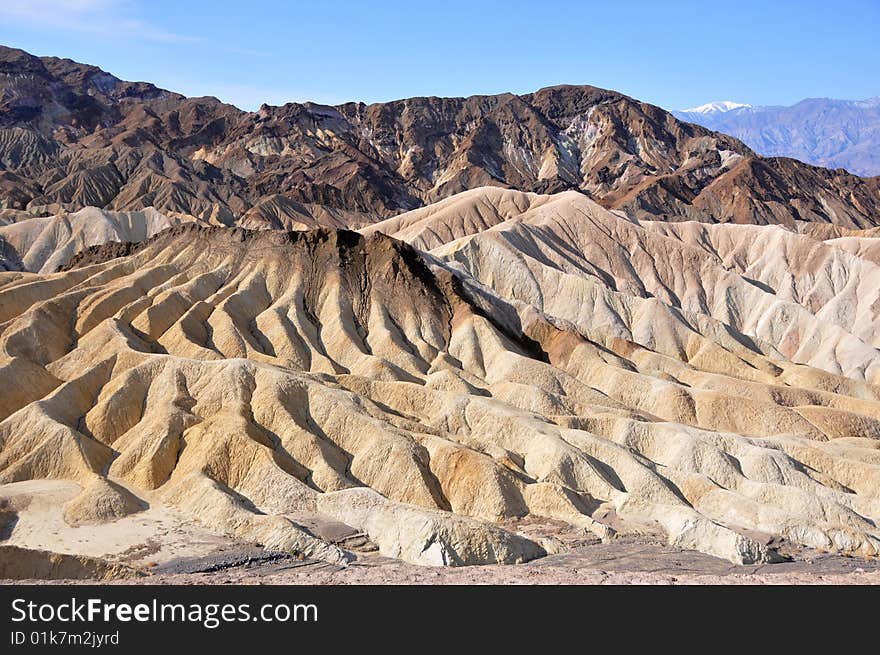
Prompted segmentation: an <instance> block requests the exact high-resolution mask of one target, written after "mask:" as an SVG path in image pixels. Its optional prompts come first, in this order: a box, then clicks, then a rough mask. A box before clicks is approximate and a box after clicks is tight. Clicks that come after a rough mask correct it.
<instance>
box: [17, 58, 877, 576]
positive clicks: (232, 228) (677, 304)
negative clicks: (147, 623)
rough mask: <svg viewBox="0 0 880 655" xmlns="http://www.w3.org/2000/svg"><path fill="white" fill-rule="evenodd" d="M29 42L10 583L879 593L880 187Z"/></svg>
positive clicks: (593, 100)
mask: <svg viewBox="0 0 880 655" xmlns="http://www.w3.org/2000/svg"><path fill="white" fill-rule="evenodd" d="M3 54H4V57H5V59H4V69H3V71H4V76H5V77H4V78H3V80H4V84H6V88H8V89H11V91H10V92H9V93H7V95H6V96H5V98H6V100H4V102H6V105H5V107H4V113H3V114H0V115H2V116H3V121H4V122H3V125H2V129H0V157H2V159H0V160H2V162H3V170H0V191H2V192H3V193H2V194H0V198H2V202H3V204H2V207H3V209H2V211H0V271H2V272H0V577H5V578H18V579H35V578H44V579H49V578H79V579H86V580H117V579H119V580H124V581H132V580H134V581H137V580H140V581H176V582H180V581H186V582H192V581H201V582H205V581H218V580H220V579H223V580H224V581H229V580H232V581H235V582H248V581H254V580H256V579H259V578H260V577H261V576H262V577H267V579H270V580H273V581H294V582H340V583H344V582H401V581H408V582H418V581H428V582H431V581H451V582H456V581H457V582H482V581H486V582H493V581H494V582H499V581H503V582H517V581H521V582H541V581H544V582H560V581H561V582H597V581H611V582H625V581H661V582H662V581H700V580H702V581H714V582H718V581H755V580H762V581H766V580H770V581H772V580H773V579H774V576H781V577H777V578H776V579H778V580H783V581H785V580H788V581H791V580H796V579H797V577H798V576H807V578H809V576H811V575H812V576H813V577H812V578H811V579H812V580H817V579H821V577H822V576H828V579H829V580H830V581H841V580H843V581H850V582H880V527H878V521H880V351H878V348H880V245H878V243H880V242H878V241H877V226H878V225H880V213H878V207H880V190H878V183H877V178H872V179H866V178H858V177H855V176H852V175H849V174H847V173H845V172H844V171H826V170H824V169H819V168H815V167H811V166H807V165H806V164H801V163H800V162H795V161H793V160H785V159H764V158H760V157H758V156H757V155H755V154H754V153H751V152H750V151H748V149H747V148H746V147H745V146H743V145H742V144H741V143H739V142H738V141H736V140H735V139H732V138H731V137H726V136H724V135H719V134H716V133H713V132H709V131H708V130H704V129H703V128H698V127H696V126H693V125H689V124H687V123H681V122H679V121H677V120H676V119H674V118H673V117H672V116H671V115H669V114H666V113H665V112H663V111H662V110H660V109H658V108H656V107H651V106H650V105H645V104H643V103H638V102H636V101H633V100H631V99H629V98H626V97H625V96H621V95H619V94H615V93H613V92H605V91H602V90H597V89H593V88H592V87H560V88H555V89H549V90H543V91H541V92H538V93H537V94H531V95H530V96H512V95H510V94H507V95H506V96H491V97H488V96H486V97H475V98H469V99H436V98H434V99H413V100H412V102H410V101H401V103H409V104H405V105H400V106H397V105H395V106H392V105H393V104H394V103H391V104H388V105H383V106H378V107H377V106H369V107H365V106H354V105H352V104H349V105H343V106H339V107H336V108H331V107H321V106H315V105H309V106H293V105H288V106H285V107H282V108H264V109H262V110H261V111H260V112H254V113H249V114H247V113H244V112H239V111H238V110H235V108H233V107H230V106H228V105H222V104H221V103H219V102H217V101H212V99H198V100H196V101H194V100H191V99H186V98H182V97H181V96H176V94H169V93H168V92H164V91H161V90H159V89H156V88H155V87H152V86H151V85H143V84H140V85H132V84H130V83H124V82H121V81H119V80H116V79H115V78H112V76H108V75H107V74H106V73H103V71H99V70H98V69H94V68H93V67H85V66H82V65H78V64H74V63H73V62H69V61H68V60H54V59H51V58H44V59H43V60H40V59H38V58H35V57H31V56H30V55H26V53H22V52H21V51H13V50H9V49H5V50H4V51H3ZM21 70H26V71H27V74H26V75H25V74H23V73H21V72H20V71H21ZM41 76H43V77H46V79H49V78H51V79H52V80H54V81H52V83H51V84H48V83H45V84H44V83H43V82H41V81H40V80H41V79H42V78H41ZM35 80H36V81H35ZM62 84H64V85H68V87H70V88H74V90H76V89H91V90H90V91H89V92H88V93H87V94H86V95H87V96H88V101H87V102H86V101H85V100H83V101H81V102H80V101H78V104H76V107H74V108H71V107H68V106H66V105H64V104H63V103H64V102H67V100H68V99H69V94H66V95H65V94H61V95H58V97H54V96H52V94H53V93H57V89H58V88H60V87H59V85H62ZM114 85H115V86H114ZM70 93H74V91H70ZM83 93H85V92H83ZM34 97H37V98H38V100H39V102H40V103H41V105H40V106H42V107H43V108H44V109H43V111H41V112H38V113H37V114H36V115H34V114H32V113H27V112H24V111H23V110H21V107H18V106H17V105H16V104H15V103H16V102H19V101H20V104H21V103H25V100H27V102H30V103H31V104H30V105H27V106H28V107H30V106H32V105H33V102H32V100H33V98H34ZM83 97H85V95H84V96H83ZM10 98H11V100H10ZM22 98H24V99H25V100H21V99H22ZM83 103H86V104H83ZM88 103H91V104H88ZM25 104H26V103H25ZM21 106H24V105H23V104H22V105H21ZM83 106H85V107H86V109H85V110H83ZM16 107H18V108H16ZM86 110H87V114H88V116H92V115H95V116H100V120H98V119H96V120H95V121H94V123H93V124H89V123H88V121H85V120H83V116H84V114H82V111H86ZM76 112H80V114H76ZM102 112H103V113H102ZM395 112H397V113H395ZM71 116H74V117H75V118H76V120H73V119H72V118H70V117H71ZM414 116H415V118H414ZM59 125H60V126H61V127H59ZM426 125H431V126H433V127H431V129H430V130H429V129H428V128H427V127H425V126H426ZM143 126H146V127H143ZM389 126H391V127H389ZM382 130H385V131H384V132H382ZM419 130H422V131H421V132H420V131H419ZM147 131H150V133H149V134H147V133H146V132H147ZM59 134H60V135H61V136H59ZM438 135H439V136H438ZM273 185H274V186H273ZM273 189H274V191H272V190H273ZM270 191H272V192H271V193H270ZM664 563H665V564H664ZM471 565H482V566H473V567H472V566H471ZM462 567H463V568H462ZM434 576H437V577H436V578H435V577H434ZM762 576H763V577H762ZM785 576H789V577H788V578H786V577H785ZM817 576H818V577H817Z"/></svg>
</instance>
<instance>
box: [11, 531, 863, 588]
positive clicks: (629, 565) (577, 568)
mask: <svg viewBox="0 0 880 655" xmlns="http://www.w3.org/2000/svg"><path fill="white" fill-rule="evenodd" d="M243 552H244V553H245V554H248V553H249V552H250V551H243ZM223 561H226V562H227V563H229V564H231V566H229V568H221V569H220V570H214V571H209V572H192V571H193V570H194V569H198V568H199V567H204V568H209V567H216V566H217V565H218V560H217V556H213V557H211V558H189V559H186V558H184V559H181V560H179V561H178V562H176V563H172V564H171V565H167V566H163V567H162V568H161V570H160V571H159V572H157V573H156V574H153V575H147V576H144V577H139V578H129V579H124V580H117V581H113V582H110V583H109V584H138V585H143V584H147V585H150V584H285V585H287V584H290V585H358V584H374V585H375V584H380V585H395V584H416V585H421V584H434V585H436V584H454V585H483V584H504V585H508V584H510V585H523V584H526V585H528V584H535V585H560V584H579V585H593V584H611V585H629V584H639V585H642V584H644V585H655V584H660V585H694V584H700V585H740V584H747V585H765V584H766V585H793V584H810V585H812V584H818V585H869V584H880V560H877V559H870V560H869V559H856V558H847V557H840V556H837V555H833V554H828V553H800V554H799V555H798V557H797V558H796V559H794V560H793V561H790V562H784V563H780V564H767V565H761V566H735V565H732V564H730V563H729V562H726V561H724V560H720V559H717V558H714V557H710V556H707V555H702V554H699V553H694V552H693V551H685V550H680V549H677V548H673V547H670V546H666V545H664V544H660V543H656V542H649V541H645V540H640V539H623V540H620V541H616V542H614V543H611V544H593V545H587V546H583V547H580V548H576V549H574V550H572V551H570V552H567V553H563V554H559V555H551V556H548V557H544V558H542V559H539V560H535V561H533V562H530V563H527V564H521V565H516V566H468V567H460V568H454V567H447V568H433V567H422V566H415V565H412V564H407V563H405V562H400V561H398V560H393V559H388V558H385V557H380V556H375V555H373V556H370V555H368V556H363V557H361V558H360V559H359V560H358V561H356V562H354V563H352V564H351V565H349V566H347V567H342V566H337V565H332V564H327V563H325V562H319V561H309V560H306V561H299V560H297V559H295V558H288V557H281V558H277V559H257V558H254V559H253V560H251V561H250V562H248V560H247V557H245V558H241V557H238V558H237V557H236V554H235V553H226V554H224V555H223ZM5 582H6V583H9V582H12V583H13V584H28V583H37V584H53V583H51V582H49V583H47V582H45V581H20V580H19V581H5ZM61 582H62V583H63V584H71V583H74V584H89V583H90V581H87V580H84V581H83V580H81V581H61Z"/></svg>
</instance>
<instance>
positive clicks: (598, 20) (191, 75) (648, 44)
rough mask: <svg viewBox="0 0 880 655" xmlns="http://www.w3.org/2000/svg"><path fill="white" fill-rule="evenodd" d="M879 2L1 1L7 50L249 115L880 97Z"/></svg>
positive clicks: (0, 33)
mask: <svg viewBox="0 0 880 655" xmlns="http://www.w3.org/2000/svg"><path fill="white" fill-rule="evenodd" d="M878 35H880V0H833V1H832V0H826V1H825V2H818V1H814V0H801V1H798V2H795V1H792V0H778V1H776V2H771V1H769V0H768V1H766V2H754V1H751V0H727V1H723V2H717V1H715V0H703V1H701V2H690V1H682V2H674V1H666V2H661V1H656V2H638V1H632V2H628V1H626V0H605V1H603V2H594V1H589V0H584V1H583V2H562V1H555V0H536V1H534V2H518V1H517V0H507V1H504V2H495V1H486V2H479V1H478V0H474V1H473V2H462V1H459V0H434V1H433V2H422V1H421V0H408V1H406V2H392V1H386V2H382V1H381V0H374V1H369V0H364V1H362V2H351V1H348V0H342V1H336V2H330V1H323V2H321V1H317V0H315V1H312V2H281V1H274V0H264V1H257V0H252V1H250V2H247V1H242V0H237V1H235V2H226V1H223V0H215V1H213V2H202V1H191V0H174V1H166V0H43V1H41V0H0V43H3V44H5V45H11V46H15V47H19V48H23V49H25V50H28V51H29V52H32V53H34V54H39V55H55V56H62V57H70V58H71V59H76V60H78V61H84V62H87V63H91V64H96V65H98V66H100V67H102V68H104V69H105V70H107V71H110V72H112V73H113V74H115V75H116V76H118V77H121V78H123V79H129V80H145V81H149V82H153V83H155V84H158V85H159V86H162V87H165V88H168V89H172V90H174V91H179V92H181V93H185V94H187V95H214V96H217V97H219V98H220V99H222V100H225V101H227V102H231V103H233V104H236V105H238V106H240V107H242V108H245V109H255V108H256V107H258V106H259V105H260V103H261V102H264V101H265V102H268V103H270V104H282V103H283V102H286V101H291V100H296V101H304V100H314V101H317V102H327V103H338V102H343V101H346V100H363V101H365V102H376V101H383V100H391V99H395V98H402V97H407V96H419V95H440V96H457V95H470V94H475V93H499V92H504V91H513V92H516V93H525V92H529V91H534V90H536V89H538V88H540V87H542V86H548V85H552V84H560V83H571V84H594V85H596V86H601V87H606V88H611V89H616V90H618V91H622V92H623V93H626V94H628V95H631V96H634V97H636V98H639V99H641V100H645V101H648V102H652V103H655V104H658V105H661V106H663V107H666V108H668V109H680V108H685V107H690V106H693V105H698V104H702V103H704V102H708V101H710V100H735V101H740V102H748V103H752V104H791V103H794V102H796V101H798V100H800V99H802V98H805V97H832V98H847V99H861V98H867V97H871V96H876V95H880V46H878Z"/></svg>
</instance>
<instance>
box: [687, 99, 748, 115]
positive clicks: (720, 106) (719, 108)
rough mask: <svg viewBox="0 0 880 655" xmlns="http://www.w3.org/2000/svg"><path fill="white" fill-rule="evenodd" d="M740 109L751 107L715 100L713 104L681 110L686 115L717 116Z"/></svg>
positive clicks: (739, 103)
mask: <svg viewBox="0 0 880 655" xmlns="http://www.w3.org/2000/svg"><path fill="white" fill-rule="evenodd" d="M741 107H751V105H747V104H745V103H742V102H731V101H730V100H716V101H715V102H707V103H706V104H705V105H700V106H699V107H692V108H691V109H683V110H682V112H683V113H688V114H719V113H721V112H725V111H731V110H732V109H739V108H741Z"/></svg>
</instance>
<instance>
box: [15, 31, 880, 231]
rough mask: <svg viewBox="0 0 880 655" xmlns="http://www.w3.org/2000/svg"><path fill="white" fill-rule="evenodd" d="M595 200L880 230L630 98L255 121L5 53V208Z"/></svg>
mask: <svg viewBox="0 0 880 655" xmlns="http://www.w3.org/2000/svg"><path fill="white" fill-rule="evenodd" d="M487 185H488V186H501V187H510V188H515V189H519V190H523V191H534V192H539V193H551V192H557V191H563V190H569V189H576V190H579V191H581V192H583V193H585V194H587V195H589V196H590V197H592V198H593V199H595V200H596V201H598V202H599V203H601V204H602V205H604V206H605V207H607V208H610V209H621V210H623V211H625V212H627V213H628V214H630V215H632V216H634V217H636V218H640V219H661V220H699V221H705V222H737V223H759V224H763V223H781V224H785V225H789V226H793V225H794V224H795V221H798V220H804V221H818V222H825V223H833V224H836V225H839V226H842V227H848V228H862V227H870V226H874V225H877V224H878V217H880V183H878V179H877V178H869V179H865V178H859V177H857V176H854V175H850V174H849V173H846V172H845V171H843V170H836V171H831V170H826V169H822V168H817V167H813V166H809V165H807V164H803V163H801V162H798V161H795V160H791V159H785V158H762V157H758V156H757V155H756V154H755V153H754V152H752V151H751V150H750V149H749V148H748V147H746V146H745V145H744V144H742V143H741V142H740V141H738V140H736V139H734V138H733V137H729V136H726V135H723V134H719V133H716V132H712V131H710V130H707V129H705V128H702V127H699V126H696V125H692V124H689V123H684V122H681V121H679V120H677V119H676V118H674V117H673V116H672V115H671V114H669V113H668V112H666V111H664V110H662V109H660V108H658V107H655V106H653V105H649V104H646V103H642V102H639V101H637V100H634V99H632V98H629V97H627V96H624V95H622V94H619V93H616V92H614V91H608V90H604V89H598V88H595V87H590V86H557V87H550V88H545V89H541V90H540V91H537V92H535V93H531V94H526V95H522V96H517V95H513V94H500V95H494V96H472V97H468V98H436V97H431V98H409V99H404V100H396V101H393V102H387V103H376V104H371V105H365V104H363V103H346V104H343V105H339V106H336V107H330V106H325V105H317V104H313V103H303V104H300V103H288V104H286V105H284V106H282V107H270V106H267V105H264V106H263V107H261V108H260V110H259V111H257V112H245V111H242V110H239V109H238V108H236V107H234V106H232V105H228V104H224V103H222V102H220V101H219V100H217V99H216V98H211V97H205V98H187V97H184V96H182V95H180V94H176V93H172V92H169V91H165V90H163V89H159V88H157V87H155V86H154V85H152V84H148V83H144V82H125V81H122V80H119V79H117V78H115V77H113V76H112V75H110V74H109V73H106V72H104V71H103V70H101V69H99V68H97V67H95V66H89V65H85V64H79V63H76V62H73V61H71V60H68V59H57V58H53V57H35V56H32V55H30V54H28V53H26V52H24V51H21V50H16V49H12V48H5V47H0V208H2V209H5V210H14V211H11V212H10V211H6V212H5V214H6V215H7V216H12V217H13V218H12V219H8V220H17V219H20V218H23V217H26V216H30V215H44V214H48V213H56V212H57V211H60V210H68V211H72V210H76V209H79V208H81V207H84V206H89V205H91V206H97V207H101V208H105V209H115V210H135V209H141V208H144V207H148V206H154V207H156V208H157V209H158V210H159V211H162V212H165V213H169V214H171V213H179V214H186V215H192V216H196V217H199V218H202V219H207V220H213V221H216V222H221V223H224V224H242V223H243V224H245V225H247V226H251V227H254V226H260V225H265V226H271V227H281V228H290V227H291V225H293V224H298V223H303V222H306V223H317V224H322V223H326V222H328V221H330V222H332V223H333V224H335V225H337V226H339V225H349V226H357V225H361V224H365V223H368V222H372V221H375V220H377V219H378V218H383V217H388V216H391V215H394V214H397V213H399V212H401V211H405V210H408V209H412V208H415V207H419V206H422V205H424V204H428V203H430V202H434V201H436V200H439V199H442V198H445V197H448V196H451V195H453V194H456V193H459V192H461V191H464V190H467V189H470V188H474V187H478V186H487Z"/></svg>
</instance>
